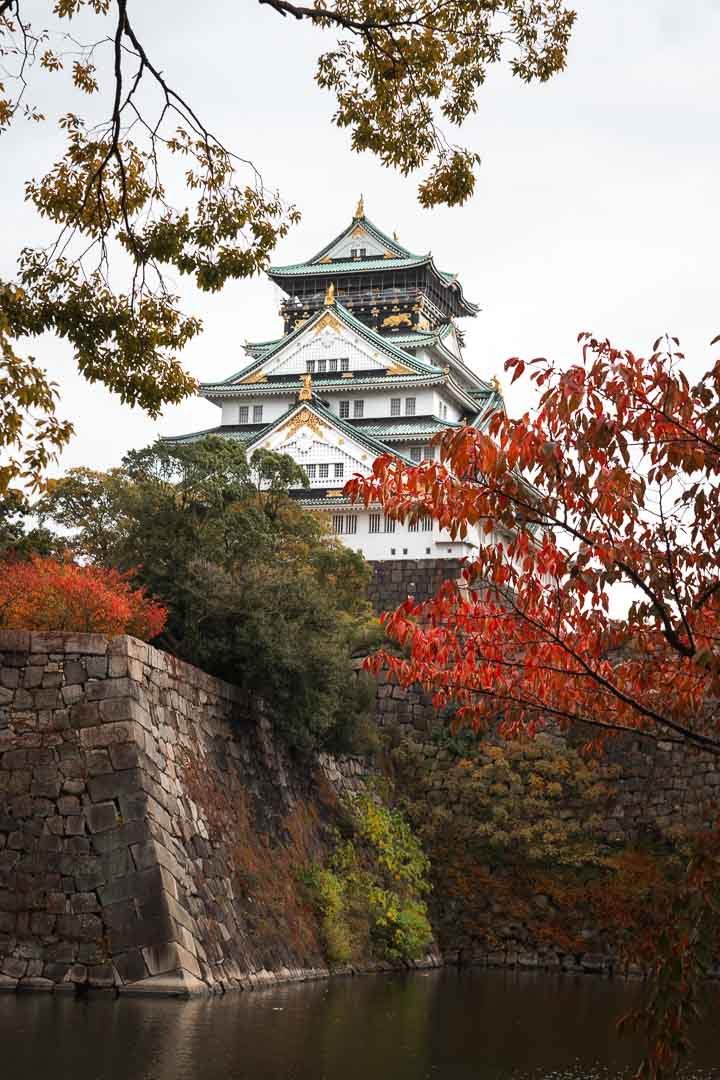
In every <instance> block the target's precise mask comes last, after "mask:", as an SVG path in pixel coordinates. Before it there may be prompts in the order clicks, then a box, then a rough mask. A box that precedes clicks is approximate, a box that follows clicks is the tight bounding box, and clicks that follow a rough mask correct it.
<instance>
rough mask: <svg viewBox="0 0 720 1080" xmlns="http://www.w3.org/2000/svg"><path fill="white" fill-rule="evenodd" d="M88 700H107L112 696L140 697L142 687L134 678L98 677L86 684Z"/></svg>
mask: <svg viewBox="0 0 720 1080" xmlns="http://www.w3.org/2000/svg"><path fill="white" fill-rule="evenodd" d="M85 694H86V696H87V700H88V701H107V700H108V699H112V698H138V697H139V694H140V687H139V686H138V684H137V683H136V682H135V680H134V679H130V678H127V677H125V678H122V677H121V678H119V679H98V680H97V681H93V682H87V683H86V684H85Z"/></svg>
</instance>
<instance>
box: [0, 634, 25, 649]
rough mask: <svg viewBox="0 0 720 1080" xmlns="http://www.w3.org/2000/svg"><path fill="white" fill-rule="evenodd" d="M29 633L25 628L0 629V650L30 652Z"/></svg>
mask: <svg viewBox="0 0 720 1080" xmlns="http://www.w3.org/2000/svg"><path fill="white" fill-rule="evenodd" d="M30 646H31V642H30V634H29V632H28V631H27V630H0V652H7V653H23V652H30Z"/></svg>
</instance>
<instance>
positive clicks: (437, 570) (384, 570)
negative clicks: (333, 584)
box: [368, 559, 462, 612]
mask: <svg viewBox="0 0 720 1080" xmlns="http://www.w3.org/2000/svg"><path fill="white" fill-rule="evenodd" d="M370 565H371V567H372V571H373V576H372V581H371V582H370V586H369V589H368V596H369V599H370V602H371V603H372V605H373V607H374V608H375V610H376V611H378V612H382V611H389V610H391V609H392V608H396V607H398V606H399V605H400V604H402V603H404V602H405V600H407V597H408V594H409V593H412V594H413V595H414V596H415V597H416V598H417V599H418V600H429V599H430V597H431V596H433V595H434V594H435V593H436V592H437V590H438V589H439V588H440V586H441V585H442V583H443V581H447V580H449V579H450V578H457V577H459V575H460V569H461V566H462V563H461V561H460V560H459V559H389V560H387V561H384V562H371V563H370Z"/></svg>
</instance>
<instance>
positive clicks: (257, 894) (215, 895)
mask: <svg viewBox="0 0 720 1080" xmlns="http://www.w3.org/2000/svg"><path fill="white" fill-rule="evenodd" d="M362 769H363V767H362V764H361V763H360V762H359V761H358V760H354V759H346V760H343V761H337V760H335V759H332V758H330V757H328V756H323V757H322V758H321V759H319V760H316V761H314V762H313V761H305V762H298V761H296V760H293V759H292V758H291V757H290V756H289V755H288V753H287V751H285V750H284V749H283V748H282V746H281V745H280V744H278V742H276V740H275V739H274V737H273V733H272V730H271V727H270V724H269V723H268V722H267V720H265V719H264V718H263V717H262V716H251V715H250V714H249V712H248V709H247V707H246V703H245V702H244V701H243V700H242V699H241V698H240V696H239V692H238V691H237V690H236V689H235V688H234V687H232V686H230V685H228V684H226V683H223V682H221V681H220V680H218V679H214V678H211V677H210V676H208V675H205V674H203V673H202V672H201V671H199V670H197V669H196V668H193V667H191V666H190V665H188V664H183V663H181V662H179V661H177V660H175V659H174V658H173V657H171V656H169V655H167V654H165V653H162V652H159V651H158V650H156V649H153V648H151V647H150V646H147V645H144V644H142V643H141V642H139V641H137V640H135V639H133V638H128V637H119V638H114V639H110V640H108V639H107V638H105V637H103V636H100V635H96V634H73V635H69V634H44V633H33V634H30V633H20V632H12V631H0V986H2V987H3V988H5V989H14V988H17V989H48V990H49V989H69V990H73V989H75V988H79V989H82V988H86V987H94V988H105V989H108V990H109V989H113V990H118V991H121V992H123V991H133V992H155V993H158V992H160V993H182V994H185V993H189V992H196V991H207V990H218V989H225V988H228V987H233V986H236V987H250V986H254V985H258V984H262V983H264V982H266V981H270V980H277V979H299V978H308V977H315V976H319V975H325V974H327V972H326V970H325V964H324V960H323V955H322V949H321V945H320V941H319V938H318V931H317V926H316V920H315V916H314V914H313V912H311V911H310V910H309V909H308V905H306V904H305V905H304V904H303V902H302V898H301V897H300V896H299V895H298V894H299V890H298V888H297V870H298V867H300V866H302V865H307V864H308V863H309V862H311V861H312V860H313V859H315V858H318V857H322V854H323V842H324V825H325V823H326V822H327V821H328V820H329V819H331V818H332V815H333V812H334V811H335V810H336V808H337V800H338V794H339V793H340V794H341V793H343V792H347V791H350V790H355V789H357V787H358V786H360V785H361V783H362V779H361V776H362Z"/></svg>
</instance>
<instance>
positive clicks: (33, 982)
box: [17, 975, 55, 993]
mask: <svg viewBox="0 0 720 1080" xmlns="http://www.w3.org/2000/svg"><path fill="white" fill-rule="evenodd" d="M17 989H18V993H19V992H21V991H25V990H48V991H50V990H54V989H55V983H54V982H53V981H52V979H45V978H43V977H42V976H41V975H27V976H26V977H25V978H24V979H20V981H19V982H18V984H17Z"/></svg>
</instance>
